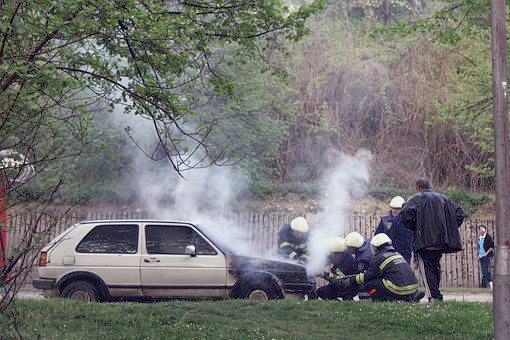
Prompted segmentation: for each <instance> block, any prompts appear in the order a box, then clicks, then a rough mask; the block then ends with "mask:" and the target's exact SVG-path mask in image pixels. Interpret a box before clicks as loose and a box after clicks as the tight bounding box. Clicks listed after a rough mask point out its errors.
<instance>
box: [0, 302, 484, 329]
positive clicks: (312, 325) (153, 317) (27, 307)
mask: <svg viewBox="0 0 510 340" xmlns="http://www.w3.org/2000/svg"><path fill="white" fill-rule="evenodd" d="M14 307H15V309H14V310H13V311H12V312H11V313H10V314H1V315H0V325H1V326H2V327H1V328H0V336H2V337H14V336H16V331H18V332H19V336H20V337H22V338H43V339H47V338H62V337H65V338H68V339H85V338H87V339H90V338H91V337H92V338H103V339H110V338H126V339H135V338H136V339H140V338H144V339H147V338H148V339H164V338H192V339H209V338H210V339H265V338H268V339H296V338H300V339H317V338H324V339H326V338H328V339H336V338H339V337H340V338H344V337H345V338H362V339H367V338H368V339H372V338H383V339H410V338H411V339H418V338H434V339H435V338H461V339H462V338H469V339H487V338H491V337H492V335H493V334H492V332H493V331H492V310H491V308H492V304H490V303H472V302H445V303H433V304H408V303H360V302H358V301H351V302H349V301H348V302H340V301H296V300H294V301H292V300H291V301H284V300H282V301H269V302H251V301H242V300H228V301H217V302H214V301H205V302H185V301H172V302H171V303H168V302H161V303H152V304H151V303H129V302H125V303H110V304H108V303H102V304H98V303H88V304H87V303H81V302H76V301H69V300H60V299H55V300H45V301H35V300H19V301H16V304H15V306H14ZM8 315H10V316H11V317H16V322H13V320H12V319H9V318H8ZM361 316H362V317H361ZM431 316H432V317H431ZM14 325H16V330H15V329H14ZM91 330H93V331H92V332H91Z"/></svg>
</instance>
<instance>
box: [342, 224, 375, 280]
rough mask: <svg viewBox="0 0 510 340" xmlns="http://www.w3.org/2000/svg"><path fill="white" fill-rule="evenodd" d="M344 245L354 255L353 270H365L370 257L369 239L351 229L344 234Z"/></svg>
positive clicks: (357, 271)
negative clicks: (350, 231)
mask: <svg viewBox="0 0 510 340" xmlns="http://www.w3.org/2000/svg"><path fill="white" fill-rule="evenodd" d="M345 245H346V246H347V251H349V252H350V253H351V254H352V255H353V256H354V271H355V272H356V273H361V272H363V271H365V270H366V269H367V268H368V263H369V262H370V258H371V257H372V251H371V250H370V241H369V240H367V239H365V238H364V237H363V236H361V234H359V233H357V232H355V231H353V232H352V233H349V234H347V235H346V236H345Z"/></svg>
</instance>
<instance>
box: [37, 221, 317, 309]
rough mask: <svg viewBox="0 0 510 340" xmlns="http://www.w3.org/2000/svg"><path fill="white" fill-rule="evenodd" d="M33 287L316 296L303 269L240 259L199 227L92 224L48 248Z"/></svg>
mask: <svg viewBox="0 0 510 340" xmlns="http://www.w3.org/2000/svg"><path fill="white" fill-rule="evenodd" d="M37 267H38V275H39V277H37V278H34V279H33V281H32V285H33V286H34V287H35V288H38V289H42V290H43V292H44V295H45V296H46V297H57V296H60V297H65V298H71V299H80V300H85V301H109V300H115V299H120V298H123V299H125V298H156V299H161V298H164V299H226V298H247V299H257V300H268V299H282V298H304V297H305V296H308V297H310V298H313V297H314V296H315V280H314V279H313V278H309V277H308V276H307V274H306V270H305V268H304V267H303V266H301V265H298V264H295V263H289V262H285V261H275V260H268V259H263V258H256V257H248V256H241V255H237V254H236V253H235V252H234V251H232V250H231V249H229V247H228V246H227V245H223V244H222V243H221V241H220V240H218V239H215V238H213V237H212V235H210V234H208V233H206V232H205V229H203V228H200V227H199V226H197V225H194V224H191V223H184V222H170V221H157V220H107V221H88V222H81V223H77V224H75V225H73V226H72V227H70V228H69V229H67V230H66V231H64V232H63V233H62V234H61V235H59V236H58V237H56V238H55V239H54V240H52V241H51V242H50V243H49V244H48V245H47V246H46V247H44V248H43V249H42V251H41V253H40V255H39V261H38V263H37Z"/></svg>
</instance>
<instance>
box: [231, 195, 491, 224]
mask: <svg viewBox="0 0 510 340" xmlns="http://www.w3.org/2000/svg"><path fill="white" fill-rule="evenodd" d="M238 203H239V206H240V208H242V209H251V210H257V211H263V212H274V211H286V212H294V213H296V214H300V215H306V214H309V213H314V212H317V211H319V210H320V209H321V202H320V200H319V199H318V198H312V199H301V198H300V197H299V196H297V195H295V194H290V195H287V196H285V197H278V196H271V197H268V198H265V199H263V200H244V201H241V202H238ZM389 209H390V208H389V201H388V202H385V201H381V200H378V199H376V198H374V197H372V196H370V195H366V196H365V197H362V198H355V199H352V200H351V210H352V213H353V214H354V215H368V216H379V215H386V214H387V213H388V212H389ZM470 218H477V219H495V218H496V211H495V207H494V205H493V204H485V205H482V206H480V207H479V208H478V209H477V211H476V212H475V213H473V214H472V215H471V216H470Z"/></svg>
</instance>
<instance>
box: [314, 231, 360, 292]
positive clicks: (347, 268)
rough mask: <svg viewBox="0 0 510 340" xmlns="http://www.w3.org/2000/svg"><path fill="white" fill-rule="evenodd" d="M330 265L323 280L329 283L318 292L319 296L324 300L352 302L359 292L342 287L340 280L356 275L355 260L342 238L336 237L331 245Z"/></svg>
mask: <svg viewBox="0 0 510 340" xmlns="http://www.w3.org/2000/svg"><path fill="white" fill-rule="evenodd" d="M330 250H331V254H330V255H329V261H330V264H329V265H328V266H327V267H326V270H325V271H324V273H323V275H322V278H323V279H325V280H327V281H328V282H329V283H328V284H327V285H325V286H322V287H320V288H319V289H318V290H317V295H318V296H319V297H320V298H321V299H323V300H335V299H338V298H341V299H342V300H352V299H353V298H354V297H355V296H356V295H357V294H358V292H357V291H356V290H355V289H354V287H352V286H351V287H342V286H341V285H339V284H338V280H339V279H341V278H342V277H344V276H346V275H352V274H355V273H356V271H355V270H354V258H353V257H352V255H351V254H350V253H349V252H348V251H347V245H346V244H345V241H344V239H343V238H341V237H335V238H334V239H333V240H332V241H331V245H330Z"/></svg>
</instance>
